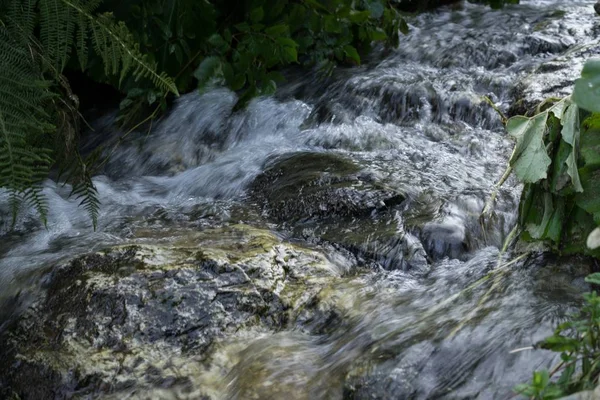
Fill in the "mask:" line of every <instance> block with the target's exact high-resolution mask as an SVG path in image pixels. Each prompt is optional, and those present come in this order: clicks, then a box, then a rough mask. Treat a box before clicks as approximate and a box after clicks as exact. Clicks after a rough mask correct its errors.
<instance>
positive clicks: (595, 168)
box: [506, 60, 600, 257]
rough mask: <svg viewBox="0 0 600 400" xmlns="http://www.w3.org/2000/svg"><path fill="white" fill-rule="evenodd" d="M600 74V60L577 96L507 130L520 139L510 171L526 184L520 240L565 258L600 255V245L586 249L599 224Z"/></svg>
mask: <svg viewBox="0 0 600 400" xmlns="http://www.w3.org/2000/svg"><path fill="white" fill-rule="evenodd" d="M599 74H600V61H597V60H591V61H589V62H588V63H586V65H585V68H584V70H583V73H582V77H581V78H580V79H579V80H578V81H577V82H576V85H575V91H574V93H573V96H569V97H566V98H565V99H562V100H560V101H558V102H555V103H554V104H553V105H551V106H548V104H547V103H548V102H544V103H543V104H541V105H540V107H539V108H540V109H542V110H543V111H539V112H538V113H537V114H536V115H534V116H532V117H530V118H528V117H524V116H517V117H513V118H511V119H510V120H509V121H508V122H507V126H506V127H507V130H508V133H509V134H510V135H511V136H513V137H514V138H515V139H516V145H515V149H514V151H513V154H512V157H511V158H510V161H509V163H510V168H511V170H512V171H513V172H514V173H515V175H516V176H517V178H519V180H520V181H521V182H523V183H524V184H525V186H524V189H523V193H522V195H521V202H520V205H519V224H520V226H521V227H522V228H523V234H522V235H521V238H522V239H524V240H526V241H545V242H546V243H548V244H549V245H550V246H551V247H552V248H553V249H554V250H556V251H559V252H561V253H564V254H573V253H579V254H588V255H592V256H596V257H598V256H600V250H597V248H598V247H600V246H596V247H593V248H592V246H587V245H586V242H587V238H588V236H589V234H590V233H591V232H592V231H593V230H594V229H595V228H596V226H597V225H599V224H600V155H599V154H600V153H599V152H598V148H599V146H600V115H599V114H590V112H589V111H594V112H595V111H596V109H598V110H600V107H599V106H598V104H600V103H598V100H600V97H599V94H598V93H599V92H598V91H597V90H596V86H597V85H600V75H599ZM544 107H545V109H544ZM582 120H583V122H581V121H582Z"/></svg>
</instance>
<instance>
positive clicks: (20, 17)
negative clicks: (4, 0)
mask: <svg viewBox="0 0 600 400" xmlns="http://www.w3.org/2000/svg"><path fill="white" fill-rule="evenodd" d="M37 3H38V0H21V1H11V2H10V3H9V4H8V10H7V14H8V19H9V20H11V21H12V22H13V26H15V27H17V26H18V27H19V29H20V30H21V31H22V35H21V36H22V37H23V38H27V37H30V36H32V35H33V31H34V29H35V25H36V20H37Z"/></svg>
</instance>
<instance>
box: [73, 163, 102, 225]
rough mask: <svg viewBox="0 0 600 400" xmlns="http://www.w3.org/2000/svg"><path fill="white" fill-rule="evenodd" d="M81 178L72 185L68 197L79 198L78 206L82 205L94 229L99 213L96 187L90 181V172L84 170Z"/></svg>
mask: <svg viewBox="0 0 600 400" xmlns="http://www.w3.org/2000/svg"><path fill="white" fill-rule="evenodd" d="M84 166H85V165H84ZM84 171H85V170H84ZM82 178H83V179H82V180H81V181H80V182H79V183H77V184H75V185H73V189H72V190H71V194H70V195H69V197H71V196H75V198H76V199H77V200H81V201H80V203H79V207H83V208H84V209H85V210H86V211H87V213H88V215H89V216H90V219H91V220H92V226H93V228H94V230H96V228H97V227H98V216H99V215H100V199H99V198H98V189H97V188H96V185H94V182H93V181H92V177H91V174H89V173H85V172H84V175H83V176H82Z"/></svg>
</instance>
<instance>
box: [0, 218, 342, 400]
mask: <svg viewBox="0 0 600 400" xmlns="http://www.w3.org/2000/svg"><path fill="white" fill-rule="evenodd" d="M344 272H345V271H344V270H343V269H342V268H341V267H339V266H337V265H335V264H333V263H332V262H330V261H328V260H327V258H326V257H325V256H324V255H323V254H321V253H319V252H317V251H314V250H309V249H305V248H300V247H297V246H295V245H292V244H289V243H284V242H282V241H281V240H280V239H278V238H277V237H276V236H274V235H273V234H271V233H270V232H268V231H264V230H259V229H255V228H251V227H249V226H245V225H237V226H232V227H225V228H220V229H209V230H206V231H203V232H198V233H190V234H189V235H188V236H187V237H186V238H185V240H181V241H178V242H176V243H175V244H172V245H149V244H145V245H133V246H123V247H114V248H110V249H108V250H106V251H103V252H100V253H94V254H88V255H85V256H82V257H79V258H76V259H75V260H73V261H71V262H68V263H66V264H63V265H60V266H57V267H55V268H53V269H52V270H51V271H50V272H49V273H48V275H47V277H46V282H45V284H44V288H45V290H44V293H43V294H41V295H39V296H38V298H37V300H35V301H34V302H33V304H31V306H30V307H29V308H28V309H27V311H26V312H24V313H23V314H22V315H21V316H20V317H19V318H18V319H17V320H16V321H14V322H13V324H12V326H10V327H9V328H8V329H6V330H5V331H4V332H2V333H1V334H0V343H1V345H0V358H1V359H2V360H3V362H2V363H1V365H0V397H2V398H10V396H13V397H15V396H18V397H16V398H19V399H23V400H24V399H50V398H56V399H63V398H89V397H96V396H100V395H101V396H103V397H106V398H125V397H127V398H153V399H155V398H212V397H211V385H210V377H207V371H208V366H207V365H208V364H206V363H207V362H208V361H209V359H210V349H211V348H212V346H214V345H215V344H216V343H217V342H218V341H219V340H220V339H222V338H226V337H235V336H240V335H242V336H243V335H248V333H247V332H251V331H254V332H257V333H260V332H263V333H264V332H276V331H279V330H281V329H283V328H285V327H286V326H287V325H288V323H290V321H295V320H296V318H297V316H298V315H300V313H301V314H302V318H301V320H303V321H309V322H310V324H311V326H312V327H313V328H315V329H318V327H319V326H320V324H319V315H323V316H324V318H329V317H330V316H329V314H328V313H330V312H329V311H328V310H325V309H323V307H321V309H320V310H319V311H318V313H317V314H319V315H317V314H315V313H314V312H311V311H310V310H311V302H313V303H314V302H315V299H316V298H317V297H318V293H319V291H320V290H321V288H323V287H324V286H325V285H327V284H329V283H330V282H331V281H332V280H333V279H334V278H336V277H339V276H340V275H341V274H343V273H344ZM322 322H324V321H322ZM213 361H214V360H213ZM213 364H214V363H213ZM222 389H223V388H221V389H219V390H217V392H220V391H222ZM213 390H214V388H213ZM142 393H143V394H142Z"/></svg>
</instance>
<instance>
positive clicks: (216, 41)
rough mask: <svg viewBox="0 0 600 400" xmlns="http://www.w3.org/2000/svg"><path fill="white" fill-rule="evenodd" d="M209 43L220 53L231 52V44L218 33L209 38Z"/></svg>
mask: <svg viewBox="0 0 600 400" xmlns="http://www.w3.org/2000/svg"><path fill="white" fill-rule="evenodd" d="M208 43H209V44H210V45H211V46H213V47H214V48H215V49H216V50H217V51H218V52H220V53H224V52H226V51H227V50H229V43H227V42H226V41H225V39H223V37H222V36H221V35H219V34H218V33H215V34H214V35H211V36H210V37H209V38H208Z"/></svg>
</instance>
